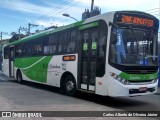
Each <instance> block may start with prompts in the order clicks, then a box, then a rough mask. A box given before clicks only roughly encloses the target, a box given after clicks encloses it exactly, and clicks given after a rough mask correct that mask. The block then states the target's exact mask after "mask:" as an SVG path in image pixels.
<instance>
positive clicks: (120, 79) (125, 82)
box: [110, 72, 129, 85]
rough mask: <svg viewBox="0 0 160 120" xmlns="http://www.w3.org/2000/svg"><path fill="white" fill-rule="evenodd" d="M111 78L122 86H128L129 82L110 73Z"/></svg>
mask: <svg viewBox="0 0 160 120" xmlns="http://www.w3.org/2000/svg"><path fill="white" fill-rule="evenodd" d="M110 75H111V77H113V78H114V79H115V80H117V81H119V82H120V83H122V84H124V85H128V84H129V82H128V81H127V80H125V79H123V78H121V77H120V76H118V75H116V74H115V73H112V72H110Z"/></svg>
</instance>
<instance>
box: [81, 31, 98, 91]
mask: <svg viewBox="0 0 160 120" xmlns="http://www.w3.org/2000/svg"><path fill="white" fill-rule="evenodd" d="M81 32H82V34H83V41H82V55H81V56H82V60H81V89H85V90H89V91H95V78H96V58H97V38H98V33H97V31H96V29H91V30H85V31H81Z"/></svg>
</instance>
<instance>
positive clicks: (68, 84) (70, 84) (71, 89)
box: [62, 75, 76, 96]
mask: <svg viewBox="0 0 160 120" xmlns="http://www.w3.org/2000/svg"><path fill="white" fill-rule="evenodd" d="M62 86H63V91H64V93H65V94H67V95H68V96H75V95H76V81H75V79H74V77H73V76H71V75H68V76H67V77H66V78H65V79H64V81H63V85H62Z"/></svg>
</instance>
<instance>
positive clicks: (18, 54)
mask: <svg viewBox="0 0 160 120" xmlns="http://www.w3.org/2000/svg"><path fill="white" fill-rule="evenodd" d="M15 56H16V57H21V56H22V44H18V45H16V50H15Z"/></svg>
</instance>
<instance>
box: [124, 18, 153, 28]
mask: <svg viewBox="0 0 160 120" xmlns="http://www.w3.org/2000/svg"><path fill="white" fill-rule="evenodd" d="M121 22H123V23H133V24H140V25H145V26H150V27H152V26H153V25H154V21H153V20H150V19H146V18H140V17H135V16H128V15H122V20H121Z"/></svg>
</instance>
